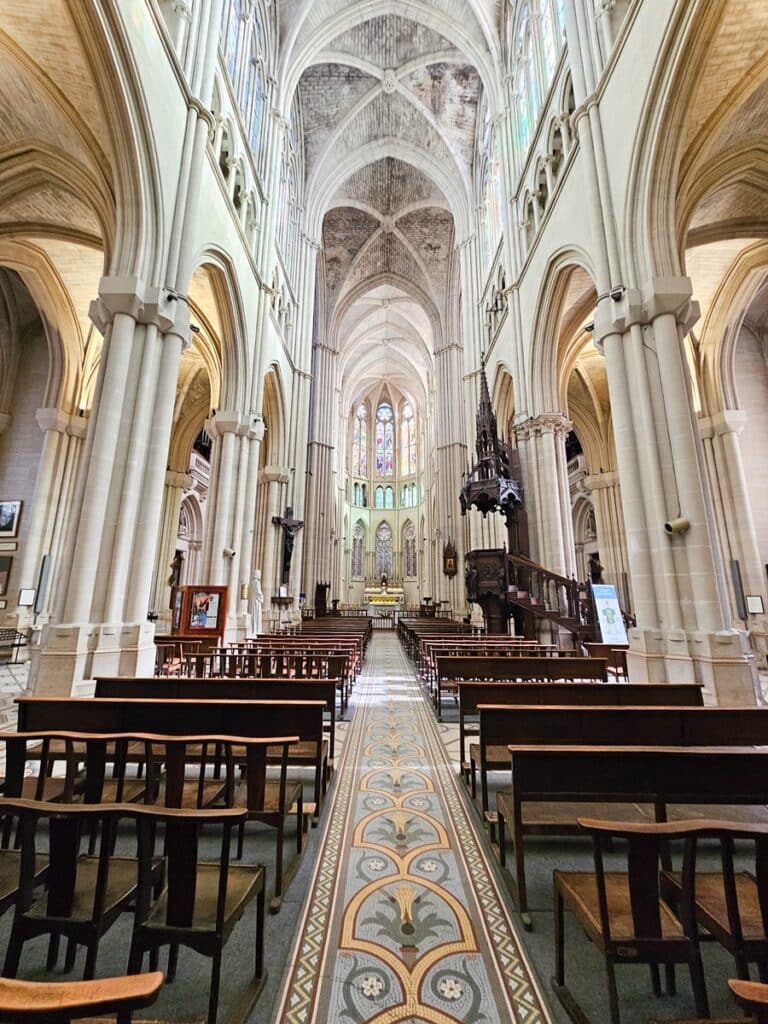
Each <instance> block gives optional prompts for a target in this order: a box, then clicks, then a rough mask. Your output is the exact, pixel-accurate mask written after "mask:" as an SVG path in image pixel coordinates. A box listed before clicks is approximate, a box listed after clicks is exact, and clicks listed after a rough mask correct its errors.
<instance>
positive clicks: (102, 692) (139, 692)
mask: <svg viewBox="0 0 768 1024" xmlns="http://www.w3.org/2000/svg"><path fill="white" fill-rule="evenodd" d="M340 686H341V681H340V680H339V679H187V678H184V677H182V678H178V677H175V678H163V679H157V678H154V677H148V678H134V677H129V676H104V677H100V678H98V679H97V680H96V689H95V693H94V696H96V697H107V698H110V697H111V698H117V699H121V700H178V699H179V698H181V699H184V700H274V701H279V700H282V699H284V698H285V699H287V700H299V701H304V700H309V701H314V700H322V701H324V702H325V708H326V711H327V712H328V714H329V716H330V731H329V734H328V739H329V743H330V749H329V752H328V757H329V768H330V769H332V768H333V762H334V758H335V757H336V692H337V690H338V689H339V688H340Z"/></svg>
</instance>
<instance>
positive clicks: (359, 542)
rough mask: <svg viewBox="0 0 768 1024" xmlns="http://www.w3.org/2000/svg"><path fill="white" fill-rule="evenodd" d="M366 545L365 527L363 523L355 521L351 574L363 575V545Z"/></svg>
mask: <svg viewBox="0 0 768 1024" xmlns="http://www.w3.org/2000/svg"><path fill="white" fill-rule="evenodd" d="M364 545H365V527H364V526H363V524H362V523H355V528H354V530H353V531H352V564H351V567H350V568H351V575H352V576H362V575H363V547H364Z"/></svg>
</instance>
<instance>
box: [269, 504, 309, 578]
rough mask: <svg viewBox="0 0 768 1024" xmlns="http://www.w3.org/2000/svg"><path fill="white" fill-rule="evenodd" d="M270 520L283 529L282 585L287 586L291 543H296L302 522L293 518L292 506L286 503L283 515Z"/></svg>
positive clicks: (291, 555)
mask: <svg viewBox="0 0 768 1024" xmlns="http://www.w3.org/2000/svg"><path fill="white" fill-rule="evenodd" d="M272 522H273V523H274V524H275V526H279V527H280V528H281V529H282V531H283V575H282V583H283V586H288V580H289V578H290V575H291V559H292V558H293V545H294V544H295V543H296V534H297V533H298V532H299V530H301V529H303V527H304V523H303V522H300V521H299V520H298V519H294V518H293V507H292V506H291V505H286V507H285V515H284V516H272Z"/></svg>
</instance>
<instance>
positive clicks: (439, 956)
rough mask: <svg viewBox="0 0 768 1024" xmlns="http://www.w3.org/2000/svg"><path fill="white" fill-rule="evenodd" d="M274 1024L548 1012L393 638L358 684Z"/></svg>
mask: <svg viewBox="0 0 768 1024" xmlns="http://www.w3.org/2000/svg"><path fill="white" fill-rule="evenodd" d="M355 696H356V711H355V715H354V719H353V721H352V724H351V725H350V727H349V731H348V733H347V737H346V740H345V743H344V751H343V754H342V757H341V762H340V764H339V765H338V766H337V773H338V774H337V778H336V782H335V785H334V793H333V801H332V804H331V807H330V808H329V814H328V817H327V819H326V822H325V830H326V834H325V836H324V837H323V841H322V844H321V848H320V853H319V858H318V864H317V868H316V870H315V874H314V876H313V878H312V881H311V885H310V894H309V898H308V902H307V906H306V908H305V910H304V913H303V915H302V917H301V919H300V923H299V928H298V933H297V939H296V942H295V944H294V949H293V954H292V958H291V961H290V963H291V969H290V971H289V972H288V973H287V975H286V979H285V981H284V987H283V991H282V995H281V998H280V1000H279V1008H278V1012H277V1016H276V1018H275V1019H276V1021H278V1022H280V1024H311V1022H317V1024H326V1022H328V1024H336V1022H343V1021H349V1022H354V1024H398V1022H406V1021H407V1022H408V1024H417V1022H418V1024H421V1022H433V1024H456V1022H460V1021H481V1020H482V1021H488V1022H489V1024H496V1022H506V1021H525V1022H526V1024H544V1022H548V1021H549V1019H550V1018H549V1016H548V1013H547V1011H546V1008H545V1006H544V1003H543V1001H542V999H541V995H540V992H539V989H538V987H537V985H536V982H535V980H534V978H533V976H532V973H531V971H530V968H529V966H528V963H527V962H526V960H525V954H524V953H523V951H522V946H521V944H520V942H519V941H518V939H517V936H516V934H515V930H514V927H513V925H512V922H511V920H510V917H509V914H508V913H507V910H506V907H505V904H504V900H503V898H502V897H501V895H500V893H499V891H498V888H497V885H496V882H495V879H494V876H493V873H492V871H491V870H490V865H489V863H488V860H487V857H486V851H485V849H484V845H483V841H482V839H481V838H480V837H478V836H477V835H476V832H475V827H474V824H473V822H472V820H471V818H470V817H469V815H468V813H467V811H466V810H465V806H464V802H463V799H462V796H461V794H460V793H459V791H458V781H457V779H456V776H455V773H454V771H453V769H452V766H451V764H450V762H449V760H448V755H447V753H446V750H445V748H444V746H443V744H442V743H441V741H440V738H439V735H438V731H437V727H436V724H435V720H434V717H433V716H432V714H431V712H430V711H429V709H428V708H427V706H426V704H425V700H424V697H423V695H422V691H421V687H420V686H419V684H418V682H417V680H416V678H415V676H414V673H413V670H412V669H411V666H410V664H409V662H408V660H407V658H406V657H405V655H404V653H403V651H402V649H401V647H400V644H399V643H398V641H397V639H396V637H395V635H394V634H393V633H385V634H379V635H378V636H375V637H374V639H373V640H372V641H371V643H370V645H369V647H368V653H367V657H366V663H365V668H364V673H363V677H362V680H361V682H360V683H359V684H358V686H357V688H356V694H355Z"/></svg>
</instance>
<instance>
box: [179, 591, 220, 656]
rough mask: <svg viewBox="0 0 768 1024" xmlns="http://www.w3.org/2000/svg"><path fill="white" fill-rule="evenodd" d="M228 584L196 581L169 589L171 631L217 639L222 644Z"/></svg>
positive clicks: (201, 637)
mask: <svg viewBox="0 0 768 1024" xmlns="http://www.w3.org/2000/svg"><path fill="white" fill-rule="evenodd" d="M227 591H228V588H227V587H218V586H206V585H205V584H197V585H194V586H190V585H186V586H182V587H174V588H173V589H172V591H171V634H172V635H173V636H179V635H184V636H191V637H199V638H200V639H201V640H202V639H204V638H208V639H216V640H218V642H219V644H221V641H222V638H223V636H224V624H225V623H226V620H227Z"/></svg>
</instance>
